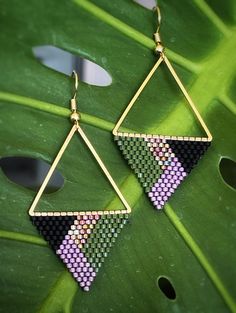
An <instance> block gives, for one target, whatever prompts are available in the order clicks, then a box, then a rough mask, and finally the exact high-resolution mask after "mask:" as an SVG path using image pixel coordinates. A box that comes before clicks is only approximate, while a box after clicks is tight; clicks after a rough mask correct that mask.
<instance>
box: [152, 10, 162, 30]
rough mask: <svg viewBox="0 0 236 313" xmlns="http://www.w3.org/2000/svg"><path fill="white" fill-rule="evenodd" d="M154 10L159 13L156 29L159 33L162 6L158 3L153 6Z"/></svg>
mask: <svg viewBox="0 0 236 313" xmlns="http://www.w3.org/2000/svg"><path fill="white" fill-rule="evenodd" d="M153 11H154V12H155V11H156V13H157V23H158V25H157V30H156V33H159V31H160V28H161V10H160V7H159V6H158V5H157V6H155V7H154V8H153Z"/></svg>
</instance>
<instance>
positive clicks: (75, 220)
mask: <svg viewBox="0 0 236 313" xmlns="http://www.w3.org/2000/svg"><path fill="white" fill-rule="evenodd" d="M76 131H78V133H79V134H80V135H81V137H82V138H83V140H84V142H85V144H86V145H87V147H88V148H89V150H90V151H91V153H92V154H93V156H94V157H95V159H96V160H97V162H98V164H99V165H100V167H101V169H102V170H103V172H104V174H105V175H106V177H107V178H108V180H109V182H110V183H111V185H112V187H113V188H114V189H115V191H116V193H117V195H118V197H119V198H120V200H121V202H122V203H123V205H124V207H125V209H123V210H116V211H85V212H35V211H34V210H35V207H36V205H37V203H38V201H39V199H40V197H41V195H42V193H43V191H44V189H45V187H46V186H47V183H48V181H49V179H50V177H51V176H52V174H53V172H54V170H55V168H56V166H57V164H58V162H59V161H60V159H61V157H62V155H63V153H64V151H65V149H66V147H67V145H68V144H69V142H70V140H71V138H72V137H73V135H74V133H75V132H76ZM130 212H131V209H130V207H129V205H128V203H127V202H126V200H125V199H124V197H123V195H122V194H121V192H120V190H119V189H118V187H117V185H116V184H115V182H114V180H113V179H112V177H111V175H110V174H109V172H108V170H107V169H106V167H105V165H104V163H103V162H102V160H101V159H100V157H99V156H98V154H97V152H96V151H95V149H94V148H93V146H92V144H91V143H90V141H89V140H88V138H87V137H86V135H85V133H84V132H83V130H82V129H81V128H80V126H79V125H78V124H75V125H74V126H73V127H72V129H71V131H70V133H69V135H68V136H67V138H66V140H65V142H64V144H63V145H62V147H61V149H60V151H59V153H58V155H57V157H56V158H55V160H54V162H53V164H52V166H51V168H50V170H49V172H48V174H47V176H46V177H45V179H44V182H43V184H42V186H41V187H40V189H39V191H38V193H37V195H36V197H35V199H34V201H33V203H32V205H31V207H30V210H29V214H30V216H31V220H32V222H33V224H34V225H35V226H36V227H37V229H38V231H39V233H40V234H41V235H42V236H43V237H44V238H45V240H46V241H47V242H48V243H49V245H50V246H51V248H52V249H53V250H54V252H55V253H56V254H57V255H58V257H59V258H60V260H61V261H62V262H63V263H64V264H65V265H66V267H67V269H68V270H69V271H70V272H71V274H72V275H73V277H74V278H75V280H76V281H77V282H78V283H79V285H80V287H81V288H82V289H83V290H85V291H89V289H90V287H91V284H92V283H93V281H94V279H95V277H96V275H97V273H98V271H99V269H100V267H101V266H102V264H103V262H104V261H105V259H106V257H107V256H108V254H109V251H110V249H111V247H112V246H113V244H114V243H115V241H116V238H117V237H118V235H119V233H120V232H121V230H122V228H123V227H124V225H125V224H126V223H127V221H128V217H129V214H130Z"/></svg>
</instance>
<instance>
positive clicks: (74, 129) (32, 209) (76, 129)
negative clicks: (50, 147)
mask: <svg viewBox="0 0 236 313" xmlns="http://www.w3.org/2000/svg"><path fill="white" fill-rule="evenodd" d="M75 132H78V133H79V134H80V136H81V137H82V139H83V141H84V142H85V144H86V145H87V147H88V148H89V150H90V152H91V153H92V155H93V156H94V158H95V159H96V161H97V162H98V164H99V166H100V167H101V169H102V171H103V172H104V174H105V176H106V177H107V179H108V180H109V182H110V184H111V185H112V187H113V188H114V190H115V192H116V194H117V195H118V197H119V199H120V200H121V202H122V203H123V205H124V207H125V208H126V210H115V211H107V210H106V211H85V212H58V211H57V212H54V211H52V212H35V208H36V206H37V204H38V202H39V200H40V198H41V196H42V194H43V192H44V190H45V188H46V186H47V184H48V182H49V180H50V178H51V176H52V174H53V172H54V170H55V169H56V167H57V164H58V163H59V161H60V159H61V157H62V155H63V153H64V151H65V150H66V148H67V146H68V144H69V142H70V141H71V139H72V137H73V135H74V134H75ZM94 212H95V213H98V214H99V215H106V214H127V213H130V212H131V208H130V206H129V204H128V203H127V201H126V200H125V198H124V196H123V195H122V193H121V191H120V189H119V188H118V187H117V185H116V183H115V181H114V180H113V178H112V176H111V174H110V173H109V171H108V170H107V168H106V166H105V165H104V163H103V162H102V160H101V158H100V157H99V155H98V154H97V152H96V150H95V149H94V147H93V146H92V144H91V142H90V141H89V139H88V137H87V136H86V135H85V133H84V131H83V130H82V128H81V127H80V126H79V124H78V123H75V124H74V125H73V127H72V128H71V130H70V132H69V134H68V136H67V137H66V139H65V141H64V143H63V145H62V147H61V149H60V150H59V152H58V154H57V156H56V158H55V160H54V161H53V163H52V165H51V167H50V169H49V171H48V173H47V175H46V177H45V179H44V181H43V183H42V185H41V187H40V189H39V191H38V192H37V194H36V196H35V198H34V200H33V202H32V204H31V206H30V209H29V215H30V216H75V215H81V216H82V215H85V214H86V215H88V214H92V213H94Z"/></svg>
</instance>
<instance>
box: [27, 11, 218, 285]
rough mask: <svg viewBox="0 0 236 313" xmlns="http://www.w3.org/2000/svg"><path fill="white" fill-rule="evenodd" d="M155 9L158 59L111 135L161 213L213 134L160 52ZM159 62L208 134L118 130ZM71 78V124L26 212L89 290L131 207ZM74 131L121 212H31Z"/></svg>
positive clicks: (204, 149) (159, 18) (69, 268)
mask: <svg viewBox="0 0 236 313" xmlns="http://www.w3.org/2000/svg"><path fill="white" fill-rule="evenodd" d="M155 10H156V11H157V14H158V28H157V31H156V32H155V34H154V40H155V43H156V48H155V52H156V53H157V55H159V58H158V60H157V62H156V63H155V65H154V66H153V68H152V69H151V71H150V72H149V74H148V75H147V77H146V78H145V80H144V81H143V83H142V84H141V86H140V87H139V89H138V90H137V92H136V93H135V95H134V96H133V98H132V100H131V101H130V103H129V104H128V106H127V107H126V109H125V111H124V112H123V114H122V115H121V117H120V119H119V120H118V122H117V124H116V125H115V127H114V129H113V135H114V139H115V141H116V142H117V144H118V147H119V149H120V150H121V152H122V153H123V155H124V157H125V159H126V160H127V161H128V163H129V164H130V166H131V168H132V169H133V170H134V172H135V173H136V175H137V178H138V179H139V181H140V183H141V185H142V187H143V188H144V191H145V192H146V193H147V196H148V197H149V199H150V200H151V202H152V203H153V206H154V207H155V208H156V209H162V208H163V206H164V204H165V203H166V202H167V201H168V199H169V198H170V196H171V195H172V194H173V193H174V192H175V190H176V189H177V187H178V186H179V185H180V184H181V182H182V181H183V180H184V179H185V178H186V177H187V175H188V174H189V173H190V172H191V170H192V169H193V167H194V166H195V165H196V164H197V162H198V161H199V159H200V158H201V156H202V155H203V154H204V153H205V151H206V150H207V148H208V147H209V145H210V143H211V141H212V136H211V133H210V131H209V129H208V128H207V126H206V124H205V122H204V121H203V119H202V117H201V115H200V113H199V112H198V110H197V108H196V106H195V105H194V103H193V101H192V100H191V98H190V96H189V94H188V92H187V91H186V89H185V87H184V86H183V84H182V82H181V80H180V79H179V77H178V76H177V74H176V72H175V70H174V68H173V67H172V65H171V63H170V61H169V60H168V58H167V56H166V54H165V52H164V47H163V45H162V42H161V37H160V33H159V30H160V22H161V14H160V9H159V7H156V8H155ZM162 63H163V64H165V65H166V66H167V68H168V70H169V72H170V73H171V75H172V76H173V78H174V80H175V81H176V83H177V85H178V87H179V88H180V90H181V91H182V93H183V94H184V96H185V98H186V100H187V102H188V104H189V105H190V107H191V109H192V110H193V112H194V114H195V116H196V118H197V119H198V121H199V122H200V124H201V126H202V127H203V129H204V131H205V132H206V135H207V136H206V137H182V136H163V135H153V134H140V133H126V132H121V131H119V129H120V127H121V125H122V123H123V121H124V120H125V118H126V117H127V115H128V113H129V111H130V110H131V108H132V107H133V105H134V103H135V101H136V100H137V98H138V97H139V95H140V94H141V92H142V91H143V89H144V88H145V86H146V85H147V83H148V82H149V80H150V79H151V78H152V76H153V74H154V73H155V71H156V70H157V69H158V67H159V66H160V65H161V64H162ZM73 76H74V79H75V94H74V96H73V97H72V99H71V116H70V119H71V122H72V124H73V126H72V128H71V130H70V132H69V134H68V136H67V137H66V140H65V142H64V143H63V145H62V147H61V149H60V151H59V152H58V154H57V156H56V158H55V160H54V161H53V163H52V165H51V167H50V169H49V171H48V173H47V175H46V177H45V179H44V181H43V183H42V185H41V187H40V189H39V191H38V193H37V194H36V197H35V199H34V201H33V203H32V205H31V207H30V209H29V215H30V217H31V220H32V222H33V224H34V225H35V226H36V227H37V229H38V231H39V233H40V234H41V235H42V236H43V237H44V238H45V240H46V241H48V243H49V245H50V246H51V248H52V249H53V250H54V252H55V253H56V254H57V255H58V256H59V257H60V259H61V260H62V261H63V262H64V264H65V265H66V267H67V268H68V270H69V271H70V272H71V274H72V275H73V277H74V278H75V279H76V281H77V282H78V283H79V285H80V286H81V288H82V289H83V290H85V291H89V289H90V287H91V285H92V283H93V281H94V279H95V277H96V275H97V273H98V271H99V269H100V267H101V266H102V263H103V262H104V260H105V258H106V257H107V256H108V254H109V251H110V249H111V247H112V246H113V244H114V242H115V241H116V238H117V236H118V234H119V233H120V232H121V230H122V228H123V227H124V225H125V224H126V223H127V221H128V218H129V215H130V213H131V208H130V206H129V204H128V203H127V201H126V200H125V198H124V196H123V195H122V193H121V191H120V189H119V188H118V186H117V185H116V183H115V182H114V180H113V178H112V176H111V174H110V173H109V171H108V170H107V168H106V166H105V164H104V163H103V161H102V160H101V158H100V157H99V155H98V154H97V152H96V150H95V149H94V147H93V145H92V144H91V142H90V141H89V139H88V137H87V136H86V134H85V133H84V131H83V129H82V128H81V126H80V115H79V113H78V111H77V105H76V102H77V101H76V93H77V89H78V76H77V73H76V72H75V71H73ZM77 132H78V133H79V135H80V136H81V137H82V139H83V141H84V143H85V144H86V146H87V148H88V149H89V150H90V152H91V153H92V155H93V156H94V158H95V159H96V161H97V163H98V164H99V166H100V167H101V169H102V171H103V173H104V174H105V176H106V177H107V179H108V181H109V182H110V184H111V185H112V187H113V189H114V190H115V192H116V194H117V195H118V197H119V199H120V200H121V202H122V204H123V205H124V208H125V209H123V210H115V211H85V212H59V211H58V212H56V211H53V212H35V208H36V205H37V204H38V202H39V200H40V198H41V196H42V194H43V191H44V189H45V188H46V186H47V184H48V182H49V180H50V178H51V176H52V174H53V172H54V170H55V168H56V166H57V164H58V162H59V161H60V159H61V157H62V155H63V153H64V151H65V150H66V148H67V146H68V144H69V142H70V140H71V139H72V137H73V135H74V134H75V133H77Z"/></svg>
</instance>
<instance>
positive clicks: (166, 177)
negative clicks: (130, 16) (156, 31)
mask: <svg viewBox="0 0 236 313" xmlns="http://www.w3.org/2000/svg"><path fill="white" fill-rule="evenodd" d="M157 51H158V52H159V53H160V57H159V59H158V61H157V62H156V64H155V65H154V66H153V68H152V69H151V71H150V73H149V74H148V75H147V77H146V78H145V80H144V81H143V83H142V84H141V86H140V87H139V89H138V91H137V92H136V93H135V95H134V96H133V98H132V99H131V101H130V103H129V104H128V106H127V107H126V109H125V111H124V112H123V114H122V115H121V117H120V119H119V120H118V122H117V124H116V126H115V128H114V129H113V135H114V139H115V142H116V143H117V145H118V147H119V149H120V150H121V152H122V154H123V156H124V158H125V159H126V160H127V161H128V164H129V165H130V167H131V168H132V169H133V170H134V172H135V174H136V176H137V178H138V180H139V181H140V183H141V185H142V187H143V189H144V191H145V193H146V194H147V196H148V198H149V199H150V200H151V202H152V204H153V206H154V207H155V208H156V209H158V210H159V209H163V207H164V205H165V203H166V202H167V201H168V200H169V198H170V197H171V195H172V194H173V193H174V192H175V191H176V189H177V188H178V186H179V185H180V184H181V182H182V181H183V180H184V179H185V178H186V177H187V176H188V175H189V173H190V172H191V170H192V169H193V168H194V166H195V165H196V164H197V162H198V161H199V160H200V158H201V157H202V155H203V154H204V153H205V151H206V150H207V148H208V147H209V146H210V143H211V141H212V136H211V133H210V132H209V130H208V128H207V126H206V124H205V122H204V121H203V119H202V117H201V115H200V113H199V112H198V110H197V108H196V106H195V105H194V103H193V101H192V99H191V98H190V96H189V94H188V92H187V91H186V89H185V87H184V86H183V84H182V82H181V80H180V79H179V77H178V76H177V74H176V72H175V70H174V68H173V67H172V65H171V63H170V61H169V60H168V58H167V57H166V55H165V54H164V48H163V47H162V46H161V44H160V41H158V42H157ZM162 63H164V64H165V65H166V66H167V68H168V70H169V72H170V73H171V75H172V76H173V77H174V79H175V82H176V83H177V85H178V87H179V88H180V90H181V91H182V93H183V94H184V96H185V98H186V100H187V102H188V104H189V105H190V107H191V108H192V110H193V112H194V114H195V115H196V117H197V119H198V121H199V122H200V124H201V126H202V127H203V129H204V130H205V132H206V134H207V137H188V136H184V137H183V136H164V135H153V134H140V133H128V132H122V131H119V128H120V126H121V124H122V123H123V121H124V119H125V118H126V116H127V114H128V113H129V111H130V110H131V108H132V107H133V105H134V103H135V101H136V100H137V98H138V97H139V95H140V94H141V92H142V91H143V89H144V88H145V86H146V85H147V83H148V82H149V80H150V79H151V77H152V76H153V74H154V73H155V71H156V70H157V69H158V67H159V66H160V65H161V64H162Z"/></svg>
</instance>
